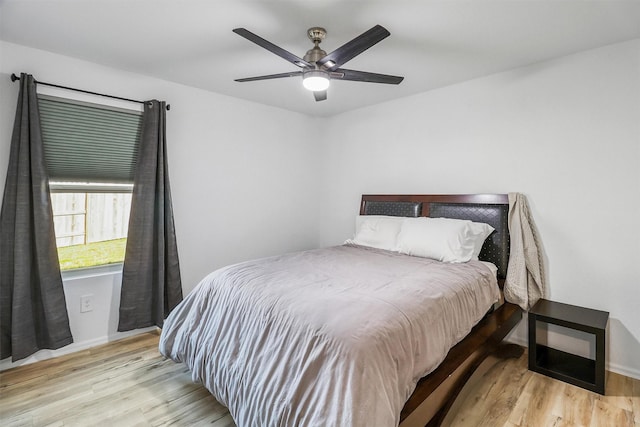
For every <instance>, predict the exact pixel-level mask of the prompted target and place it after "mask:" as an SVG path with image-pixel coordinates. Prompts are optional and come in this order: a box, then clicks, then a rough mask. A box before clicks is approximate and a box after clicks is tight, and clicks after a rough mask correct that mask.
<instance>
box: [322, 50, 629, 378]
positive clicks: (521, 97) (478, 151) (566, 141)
mask: <svg viewBox="0 0 640 427" xmlns="http://www.w3.org/2000/svg"><path fill="white" fill-rule="evenodd" d="M326 133H328V134H331V135H339V136H340V137H339V138H335V139H332V140H325V141H324V142H325V147H324V148H325V150H324V151H323V154H324V158H323V166H322V183H321V189H322V191H323V195H324V203H325V208H323V211H324V212H326V215H323V217H321V218H320V220H321V228H320V234H319V239H320V244H321V245H331V244H336V243H339V242H341V241H342V240H344V238H345V236H348V235H350V234H352V233H353V220H354V216H355V215H356V214H357V210H358V207H359V200H360V195H361V194H365V193H405V194H411V193H414V194H425V193H484V192H491V193H506V192H512V191H513V192H522V193H525V194H526V195H527V196H528V198H529V202H530V205H531V207H532V210H533V215H534V218H535V220H536V222H537V225H538V228H539V230H540V233H541V235H542V241H543V244H544V248H545V250H546V254H547V257H548V269H549V275H550V295H549V296H550V298H552V299H554V300H557V301H561V302H566V303H569V304H574V305H582V306H587V307H592V308H596V309H600V310H606V311H609V312H610V325H609V334H610V339H609V348H608V353H609V354H608V359H609V366H610V367H611V369H614V370H617V371H619V372H623V373H626V374H628V375H633V376H635V377H637V378H640V310H639V308H640V288H639V286H640V228H639V227H638V226H637V221H638V219H639V218H640V40H634V41H630V42H626V43H621V44H616V45H612V46H609V47H604V48H601V49H596V50H591V51H587V52H583V53H579V54H576V55H572V56H568V57H563V58H560V59H557V60H553V61H548V62H543V63H539V64H534V65H531V66H528V67H524V68H519V69H516V70H512V71H509V72H504V73H500V74H497V75H492V76H489V77H486V78H481V79H477V80H473V81H469V82H465V83H462V84H458V85H454V86H450V87H446V88H442V89H439V90H434V91H431V92H427V93H424V94H420V95H416V96H413V97H409V98H404V99H400V100H397V101H393V102H388V103H385V104H380V105H376V106H372V107H369V108H365V109H360V110H357V111H353V112H350V113H345V114H341V115H340V116H337V117H334V118H331V119H329V120H328V122H327V131H326ZM524 331H525V330H524V328H523V327H522V325H521V328H520V329H519V332H518V334H516V335H515V336H513V337H512V338H513V339H514V340H517V341H520V342H522V343H524V342H526V335H525V334H524Z"/></svg>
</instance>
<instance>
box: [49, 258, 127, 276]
mask: <svg viewBox="0 0 640 427" xmlns="http://www.w3.org/2000/svg"><path fill="white" fill-rule="evenodd" d="M122 265H123V263H121V262H117V263H114V264H107V265H97V266H95V267H85V268H76V269H74V270H64V271H61V272H60V274H61V276H62V280H74V279H84V278H87V277H98V276H107V275H110V274H117V273H122Z"/></svg>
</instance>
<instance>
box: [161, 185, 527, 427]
mask: <svg viewBox="0 0 640 427" xmlns="http://www.w3.org/2000/svg"><path fill="white" fill-rule="evenodd" d="M507 214H508V201H507V196H506V195H471V196H462V195H455V196H454V195H450V196H410V195H402V196H400V195H395V196H383V195H364V196H362V202H361V208H360V215H361V217H360V218H365V220H367V219H368V220H372V219H373V218H374V217H377V216H383V218H389V217H394V218H400V217H413V218H414V219H415V220H416V221H414V220H413V219H412V220H409V219H407V220H400V222H398V223H407V222H411V223H416V224H419V225H422V224H423V221H421V220H420V219H418V217H430V218H440V217H445V218H455V219H461V220H471V221H477V222H478V223H485V224H489V225H490V226H491V228H492V229H495V231H493V232H492V233H491V235H490V236H489V237H488V238H487V239H486V241H485V242H484V245H482V248H481V249H480V247H478V248H477V250H478V251H479V252H480V255H479V260H475V259H472V260H469V261H468V262H455V263H445V262H439V261H435V260H433V259H430V258H425V257H422V256H412V255H408V254H407V253H400V252H398V251H396V250H388V248H380V247H370V246H363V245H361V244H359V241H358V240H356V241H352V242H348V243H346V244H344V245H340V246H336V247H331V248H321V249H317V250H310V251H302V252H296V253H292V254H285V255H281V256H276V257H270V258H265V259H260V260H255V261H249V262H245V263H240V264H236V265H233V266H229V267H225V268H222V269H219V270H217V271H215V272H213V273H212V274H210V275H209V276H207V277H206V278H205V279H203V281H202V282H201V283H200V284H199V285H198V286H197V287H196V288H195V289H194V291H193V292H192V293H190V294H189V295H188V296H187V298H185V300H184V301H183V302H182V303H181V304H180V305H179V306H178V307H176V309H174V311H173V312H172V313H171V314H170V316H169V317H168V318H167V320H166V322H165V324H164V327H163V330H162V335H161V339H160V351H161V352H162V354H163V355H165V356H167V357H169V358H171V359H173V360H174V361H176V362H183V363H185V364H186V365H187V366H188V367H189V369H190V370H191V372H192V377H193V379H194V380H195V381H198V382H202V383H203V384H204V385H205V387H206V388H207V389H208V390H209V391H210V392H211V393H212V394H213V395H214V396H215V397H216V399H218V400H219V401H220V402H221V403H222V404H224V405H225V406H227V407H228V408H229V411H230V413H231V415H232V417H233V418H234V420H235V421H236V423H237V424H238V425H239V426H254V425H259V426H289V425H296V426H298V425H304V426H316V425H317V426H326V425H345V426H360V425H363V426H364V425H366V426H395V425H398V424H400V425H401V426H405V427H410V426H414V425H415V426H418V425H420V426H424V425H426V424H427V423H431V424H432V425H437V424H438V423H439V422H440V421H441V420H442V419H443V417H444V415H445V414H446V411H447V409H448V407H449V406H450V404H451V403H452V402H453V400H454V398H455V395H456V393H457V392H458V391H459V390H460V389H461V387H462V385H463V384H464V382H465V380H466V379H467V378H468V377H469V376H470V374H471V372H473V370H474V369H475V367H477V365H478V364H479V363H480V361H481V360H482V359H483V358H484V357H485V356H486V355H487V354H489V353H490V352H491V351H493V350H494V349H495V348H496V347H497V345H498V343H499V342H500V341H501V340H502V338H503V337H504V336H505V335H506V333H507V332H508V331H509V330H510V329H511V328H513V326H515V324H516V323H517V322H518V320H519V319H520V317H521V312H520V311H519V309H518V308H517V307H515V306H512V305H511V304H508V303H502V304H501V296H500V292H499V287H498V283H499V282H500V280H501V279H502V278H504V275H505V273H506V267H507V263H508V253H509V236H508V228H507ZM385 221H387V219H385ZM389 221H391V223H394V224H395V223H396V222H397V221H395V220H393V219H389ZM467 222H468V221H467ZM403 231H404V228H403ZM409 237H410V235H409ZM483 240H484V239H483ZM405 252H406V251H405ZM483 261H484V262H487V261H488V262H490V263H491V264H493V265H494V266H495V268H493V269H491V268H488V267H487V265H486V264H485V263H484V262H483ZM426 283H428V286H427V285H426ZM449 314H456V316H454V317H448V315H449Z"/></svg>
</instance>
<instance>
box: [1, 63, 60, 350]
mask: <svg viewBox="0 0 640 427" xmlns="http://www.w3.org/2000/svg"><path fill="white" fill-rule="evenodd" d="M0 329H1V332H2V337H1V341H0V346H1V351H0V353H1V358H2V359H4V358H5V357H9V356H12V360H13V361H16V360H19V359H23V358H25V357H27V356H30V355H31V354H33V353H35V352H36V351H38V350H40V349H57V348H60V347H63V346H65V345H68V344H71V343H72V342H73V338H72V336H71V330H70V329H69V317H68V316H67V305H66V302H65V298H64V289H63V287H62V278H61V277H60V264H59V262H58V252H57V249H56V237H55V233H54V230H53V212H52V209H51V198H50V195H49V179H48V176H47V170H46V166H45V161H44V151H43V146H42V133H41V131H40V115H39V112H38V99H37V97H36V83H35V80H34V79H33V76H31V75H27V74H22V75H21V77H20V94H19V95H18V107H17V109H16V119H15V122H14V126H13V136H12V137H11V151H10V155H9V167H8V169H7V180H6V182H5V187H4V196H3V199H2V211H1V213H0Z"/></svg>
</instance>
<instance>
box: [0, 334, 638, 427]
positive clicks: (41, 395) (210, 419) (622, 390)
mask: <svg viewBox="0 0 640 427" xmlns="http://www.w3.org/2000/svg"><path fill="white" fill-rule="evenodd" d="M157 344H158V335H157V334H156V333H148V334H144V335H139V336H137V337H133V338H128V339H126V340H122V341H118V342H114V343H110V344H106V345H104V346H100V347H96V348H93V349H90V350H86V351H82V352H78V353H74V354H71V355H68V356H63V357H59V358H56V359H51V360H46V361H43V362H38V363H34V364H32V365H26V366H22V367H18V368H13V369H10V370H7V371H4V372H2V373H0V421H1V422H0V424H1V425H2V426H5V427H8V426H83V427H84V426H91V425H101V426H118V427H120V426H159V425H169V424H172V425H176V426H202V425H210V426H214V427H222V426H234V423H233V420H232V419H231V417H230V416H229V413H228V412H227V410H226V408H224V407H223V406H222V405H220V404H219V403H218V402H216V400H215V399H213V397H211V395H210V394H209V392H208V391H206V390H205V389H204V388H203V387H202V386H200V385H197V384H193V383H192V382H191V378H190V375H189V373H188V372H187V370H186V369H185V367H184V365H182V364H176V363H174V362H172V361H170V360H163V358H162V356H160V354H159V353H158V351H157ZM606 393H607V395H606V396H600V395H598V394H595V393H592V392H590V391H586V390H583V389H581V388H578V387H574V386H571V385H568V384H565V383H562V382H559V381H556V380H553V379H551V378H547V377H545V376H543V375H540V374H536V373H533V372H530V371H528V370H527V360H526V353H525V354H524V355H523V356H522V357H521V358H520V359H517V360H506V361H501V360H497V359H491V358H490V359H488V360H487V361H486V362H485V363H483V365H482V366H481V367H480V369H479V370H478V371H477V372H476V374H475V375H474V377H473V378H472V380H471V381H470V383H469V384H468V385H467V387H465V389H464V390H463V393H462V395H461V397H460V398H459V399H458V401H456V403H455V404H454V406H453V408H452V411H451V413H450V414H449V417H448V418H447V419H446V420H445V423H444V424H445V425H446V426H449V427H453V426H455V427H458V426H474V427H476V426H491V427H496V426H507V427H514V426H544V427H546V426H591V427H596V426H597V427H600V426H615V427H620V426H635V427H637V426H640V381H638V380H633V379H630V378H627V377H623V376H621V375H618V374H614V373H610V374H609V375H608V379H607V384H606Z"/></svg>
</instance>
